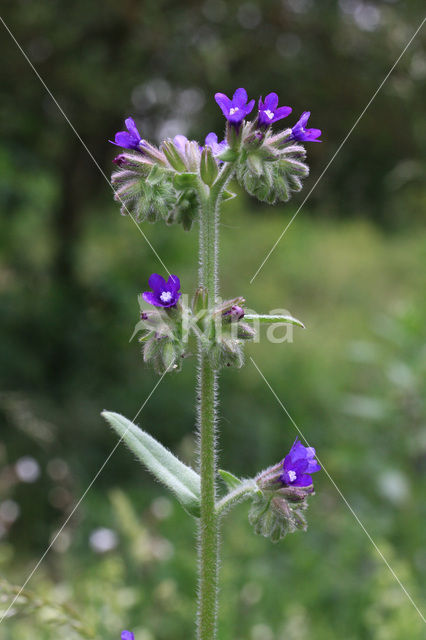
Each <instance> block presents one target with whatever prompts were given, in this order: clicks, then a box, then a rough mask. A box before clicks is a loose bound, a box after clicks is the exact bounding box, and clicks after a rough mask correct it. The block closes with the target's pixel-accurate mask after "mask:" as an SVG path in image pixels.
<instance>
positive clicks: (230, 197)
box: [221, 191, 237, 202]
mask: <svg viewBox="0 0 426 640" xmlns="http://www.w3.org/2000/svg"><path fill="white" fill-rule="evenodd" d="M221 197H222V202H226V201H227V200H233V199H234V198H236V197H237V194H236V193H232V191H222V196H221Z"/></svg>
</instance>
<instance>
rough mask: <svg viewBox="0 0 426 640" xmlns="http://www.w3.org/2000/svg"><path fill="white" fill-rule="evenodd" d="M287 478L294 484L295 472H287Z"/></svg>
mask: <svg viewBox="0 0 426 640" xmlns="http://www.w3.org/2000/svg"><path fill="white" fill-rule="evenodd" d="M288 477H289V478H290V482H294V481H295V480H296V472H295V471H289V472H288Z"/></svg>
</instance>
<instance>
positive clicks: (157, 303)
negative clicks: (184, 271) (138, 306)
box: [142, 273, 182, 309]
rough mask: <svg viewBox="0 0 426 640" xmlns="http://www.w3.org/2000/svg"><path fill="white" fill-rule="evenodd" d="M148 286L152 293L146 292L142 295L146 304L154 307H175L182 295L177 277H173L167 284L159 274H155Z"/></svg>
mask: <svg viewBox="0 0 426 640" xmlns="http://www.w3.org/2000/svg"><path fill="white" fill-rule="evenodd" d="M148 284H149V286H150V287H151V289H152V291H145V293H143V294H142V296H143V299H144V300H145V302H148V303H149V304H152V305H154V307H164V308H165V309H167V308H168V307H174V306H175V305H176V303H177V301H178V300H179V298H180V296H181V295H182V294H181V293H179V289H180V280H179V278H178V277H177V276H173V275H171V276H170V277H169V279H168V280H167V282H166V281H165V280H164V278H163V277H162V276H160V275H158V273H153V274H152V276H151V277H150V279H149V280H148Z"/></svg>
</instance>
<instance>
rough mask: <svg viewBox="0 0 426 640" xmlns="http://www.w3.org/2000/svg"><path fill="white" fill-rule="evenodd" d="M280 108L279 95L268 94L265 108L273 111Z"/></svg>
mask: <svg viewBox="0 0 426 640" xmlns="http://www.w3.org/2000/svg"><path fill="white" fill-rule="evenodd" d="M277 107H278V94H276V93H268V95H267V96H266V98H265V108H266V109H270V110H271V111H275V109H276V108H277Z"/></svg>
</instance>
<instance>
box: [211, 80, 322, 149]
mask: <svg viewBox="0 0 426 640" xmlns="http://www.w3.org/2000/svg"><path fill="white" fill-rule="evenodd" d="M215 100H216V102H217V104H218V105H219V107H220V108H221V109H222V113H223V115H224V116H225V118H226V119H227V121H228V122H229V123H231V124H233V125H239V124H240V123H241V122H242V121H243V120H244V118H245V117H246V116H247V115H248V114H249V113H250V112H251V111H252V109H253V107H254V100H250V101H248V97H247V91H246V90H245V89H243V88H240V89H237V90H236V92H235V93H234V95H233V97H232V100H231V98H228V96H226V95H225V94H224V93H216V95H215ZM278 101H279V99H278V95H277V94H276V93H268V95H267V96H266V97H265V100H263V98H262V97H260V98H259V102H258V109H259V111H258V115H257V122H258V124H259V126H260V127H263V128H265V127H269V126H270V125H271V124H273V123H274V122H278V120H282V119H283V118H286V117H287V116H288V115H290V113H291V112H292V108H291V107H279V106H278ZM310 115H311V114H310V111H304V112H303V113H302V115H301V117H300V119H299V121H298V122H297V123H296V124H295V125H294V127H292V129H291V136H290V140H298V141H300V142H321V140H318V138H319V136H320V135H321V130H320V129H306V128H305V125H306V124H307V122H308V118H309V116H310Z"/></svg>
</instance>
